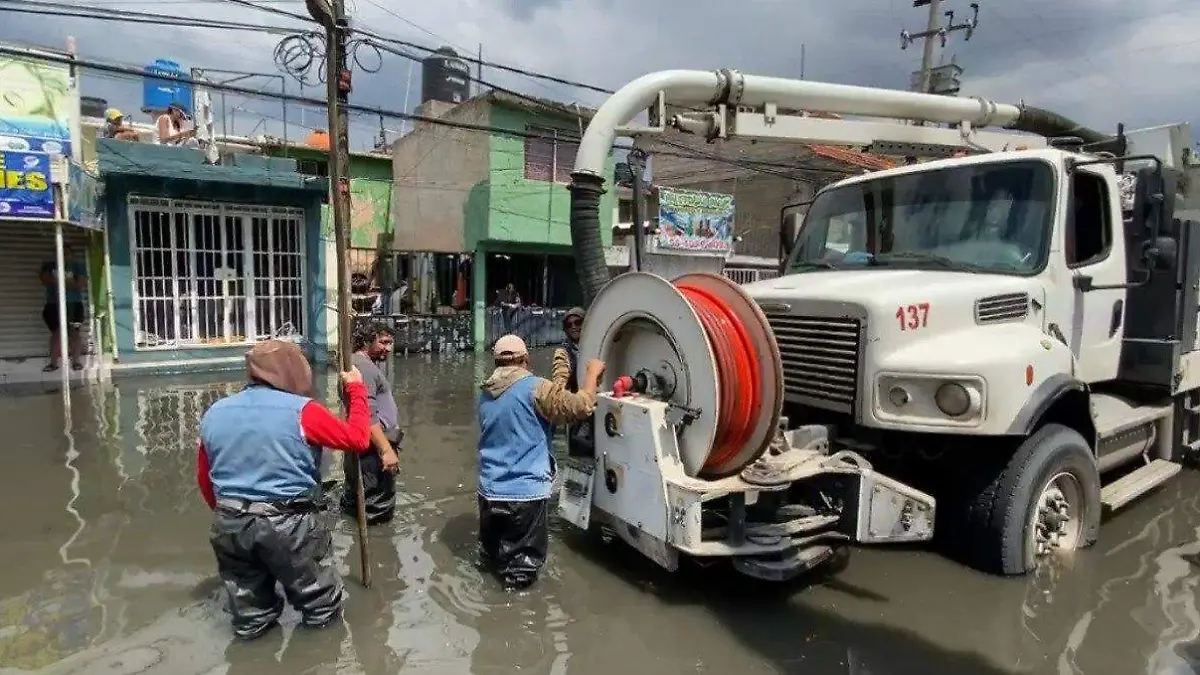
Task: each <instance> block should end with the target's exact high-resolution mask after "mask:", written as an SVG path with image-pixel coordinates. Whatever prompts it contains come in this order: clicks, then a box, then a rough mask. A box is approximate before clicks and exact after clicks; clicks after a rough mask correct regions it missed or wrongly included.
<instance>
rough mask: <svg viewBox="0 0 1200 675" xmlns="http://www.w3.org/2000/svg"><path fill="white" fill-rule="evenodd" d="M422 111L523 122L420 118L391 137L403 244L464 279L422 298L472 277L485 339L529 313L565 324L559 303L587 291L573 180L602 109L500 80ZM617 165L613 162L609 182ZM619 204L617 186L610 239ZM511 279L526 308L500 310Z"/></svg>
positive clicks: (441, 299) (606, 233) (605, 220)
mask: <svg viewBox="0 0 1200 675" xmlns="http://www.w3.org/2000/svg"><path fill="white" fill-rule="evenodd" d="M419 113H420V114H421V115H423V116H427V117H438V118H440V119H443V120H446V121H448V122H455V123H459V124H462V125H464V126H476V127H488V128H499V129H505V130H509V131H511V132H513V133H503V132H497V131H481V130H478V129H471V128H454V127H450V126H445V125H437V124H433V123H429V122H424V123H422V122H418V123H417V124H416V125H415V127H414V129H413V131H412V133H410V134H408V135H406V136H404V137H402V138H400V139H398V140H396V142H395V143H393V146H392V148H393V153H394V164H393V180H394V188H393V190H394V191H393V198H392V222H393V230H394V232H395V236H394V240H393V241H394V244H393V248H394V249H396V250H399V251H412V252H420V253H423V254H428V255H427V256H426V259H427V260H428V261H429V262H427V263H424V264H423V266H422V265H419V266H417V267H418V268H423V269H429V270H432V276H433V277H437V278H444V277H446V276H449V278H451V279H457V280H456V281H454V282H453V283H445V282H444V283H442V284H441V285H440V287H439V288H438V289H436V292H434V293H426V292H425V291H422V292H421V297H422V302H424V300H425V299H426V298H428V297H430V296H436V297H435V298H434V299H435V301H436V302H434V303H433V304H435V305H438V306H441V307H447V308H448V307H450V306H453V305H454V304H455V303H454V302H453V300H452V297H453V296H455V293H454V291H455V287H461V286H462V285H463V279H464V277H469V278H470V286H469V301H470V306H471V312H472V341H473V344H474V346H475V348H476V349H482V348H483V347H484V346H485V345H486V344H487V343H488V342H489V340H490V338H491V337H494V335H493V334H494V333H497V332H498V331H500V330H506V329H512V330H516V331H518V332H520V326H521V325H522V323H527V324H529V325H531V326H532V325H533V324H534V323H537V324H538V325H537V326H534V327H531V328H529V331H530V332H537V331H539V330H542V329H541V328H540V327H539V326H543V325H544V326H549V327H552V328H553V327H555V324H554V317H555V316H556V312H555V310H565V309H566V308H568V307H570V306H572V305H575V304H578V303H579V302H580V300H581V298H582V290H581V289H580V287H579V283H578V276H577V274H576V272H575V261H574V258H573V255H572V251H571V233H570V195H569V193H568V192H567V189H566V186H567V184H568V183H569V182H570V174H571V170H572V169H573V167H574V163H575V150H576V148H577V142H578V139H579V137H580V136H581V135H582V133H583V130H584V128H585V127H586V125H587V122H588V120H589V119H590V118H591V116H592V114H593V113H594V111H593V110H589V109H586V108H580V107H578V106H569V105H565V104H560V103H556V102H553V101H541V100H529V99H525V98H520V97H516V96H512V95H509V94H504V93H502V92H495V91H493V92H488V93H486V94H483V95H481V96H477V97H475V98H472V99H469V100H467V101H465V102H463V103H461V104H457V105H455V104H450V103H444V102H440V101H428V102H426V103H425V104H423V105H422V107H421V109H420V110H419ZM527 134H537V135H538V136H539V137H527V136H526V135H527ZM612 170H613V165H612V163H610V164H609V166H608V172H609V175H608V176H607V177H606V179H607V180H609V181H610V182H611V180H612ZM612 204H613V201H612V193H611V191H610V192H609V193H608V194H606V195H605V196H604V198H603V201H602V203H601V219H602V223H601V233H602V238H603V241H604V243H605V245H608V244H610V243H611V241H612V240H611V236H612V233H611V226H612V220H611V212H612ZM462 254H468V256H469V258H468V256H463V255H462ZM447 273H448V274H447ZM414 281H415V282H416V283H414V286H416V285H419V283H420V282H421V280H420V279H416V280H414ZM509 283H511V284H513V285H514V287H515V289H516V290H517V292H518V293H519V294H520V295H521V298H522V304H523V305H524V306H525V307H524V308H523V310H522V312H524V314H520V315H518V316H516V317H515V319H514V317H513V316H508V317H507V318H506V319H504V320H503V321H501V313H500V311H499V309H498V308H496V307H494V302H493V301H494V300H495V298H496V294H497V292H498V291H499V290H500V289H502V288H504V287H505V285H506V284H509ZM459 295H460V296H461V293H459ZM427 309H428V310H433V309H434V308H427ZM534 339H535V341H536V337H534Z"/></svg>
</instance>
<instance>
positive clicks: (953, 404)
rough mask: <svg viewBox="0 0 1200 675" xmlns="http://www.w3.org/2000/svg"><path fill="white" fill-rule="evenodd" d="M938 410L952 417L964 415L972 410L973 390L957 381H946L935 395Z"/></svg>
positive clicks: (934, 400)
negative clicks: (970, 390) (968, 389)
mask: <svg viewBox="0 0 1200 675" xmlns="http://www.w3.org/2000/svg"><path fill="white" fill-rule="evenodd" d="M933 402H934V403H936V404H937V407H938V410H941V411H942V412H944V413H946V414H947V415H949V416H951V417H962V416H963V415H966V414H967V413H968V412H970V411H971V392H969V391H967V388H966V387H964V386H962V385H961V384H959V383H957V382H944V383H942V385H941V386H939V387H938V388H937V391H936V392H935V393H934V395H933Z"/></svg>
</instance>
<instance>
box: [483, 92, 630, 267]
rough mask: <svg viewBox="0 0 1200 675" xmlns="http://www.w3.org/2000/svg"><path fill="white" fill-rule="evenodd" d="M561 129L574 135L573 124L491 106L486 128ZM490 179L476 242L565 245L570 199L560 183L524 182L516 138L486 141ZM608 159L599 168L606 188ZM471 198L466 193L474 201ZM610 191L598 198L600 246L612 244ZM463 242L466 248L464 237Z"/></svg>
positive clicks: (575, 124) (497, 136)
mask: <svg viewBox="0 0 1200 675" xmlns="http://www.w3.org/2000/svg"><path fill="white" fill-rule="evenodd" d="M531 124H532V125H536V126H539V127H543V128H554V129H561V130H563V131H566V132H569V133H572V134H576V135H578V134H579V124H578V122H577V121H576V120H570V119H558V118H554V117H548V116H544V115H534V114H533V113H531V112H529V111H526V110H522V109H515V108H510V107H507V106H502V105H493V106H492V110H491V125H492V126H494V127H501V128H504V129H512V130H513V131H519V132H524V131H525V130H526V127H527V126H528V125H531ZM491 164H492V171H491V177H490V180H489V181H488V193H487V206H486V208H487V212H488V218H487V219H486V231H484V232H479V233H478V239H483V240H486V241H488V242H493V243H520V244H540V245H549V246H570V245H571V225H570V223H571V217H570V214H571V195H570V193H569V192H567V186H566V185H565V184H562V183H552V182H547V181H536V180H528V179H526V178H525V140H524V139H523V138H520V137H517V136H502V135H500V134H493V135H492V137H491ZM614 166H615V162H614V160H613V159H612V158H611V157H610V158H609V160H608V162H607V163H606V165H605V181H606V185H608V186H612V185H613V169H614ZM474 196H475V195H472V197H474ZM612 200H613V191H612V190H611V189H610V190H609V191H608V192H606V193H605V194H604V196H603V197H602V198H601V200H600V236H601V238H602V240H603V242H604V245H605V246H609V245H611V244H612V211H613V201H612ZM466 238H467V240H468V241H467V243H468V244H472V243H474V242H472V241H471V236H470V235H468V236H467V237H466Z"/></svg>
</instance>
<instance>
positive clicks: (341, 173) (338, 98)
mask: <svg viewBox="0 0 1200 675" xmlns="http://www.w3.org/2000/svg"><path fill="white" fill-rule="evenodd" d="M305 5H306V6H307V7H308V11H309V14H311V15H312V17H313V19H315V20H316V21H317V22H318V23H320V24H321V25H322V26H324V27H325V54H326V56H325V69H326V70H325V82H326V85H327V94H326V95H327V97H328V108H329V187H330V190H329V195H330V196H329V198H330V205H329V208H330V211H331V212H332V214H333V232H334V246H335V248H336V256H337V272H338V299H337V308H338V361H339V367H340V369H341V370H342V371H347V370H350V369H351V368H352V367H353V363H352V361H351V358H350V355H351V349H350V334H351V332H352V331H353V324H354V316H353V314H352V313H351V309H350V266H349V264H348V260H347V258H348V249H349V245H350V179H349V177H348V176H347V174H348V173H349V167H350V124H349V119H348V115H347V111H346V106H347V105H348V104H349V100H350V69H349V68H347V67H346V35H347V33H348V32H349V31H348V28H349V26H348V22H347V19H346V2H345V0H305ZM350 459H351V461H350V463H349V466H350V469H351V471H352V473H353V475H354V476H355V481H354V486H355V492H356V493H357V494H356V495H355V496H356V499H355V501H356V503H357V509H356V510H357V513H356V514H355V515H356V516H357V517H356V520H357V521H358V557H359V579H360V580H361V581H362V584H363V586H367V587H369V586H370V585H371V566H370V560H369V558H368V556H367V505H366V498H365V495H364V494H363V476H362V466H361V464H360V463H359V461H358V455H357V454H351V455H350Z"/></svg>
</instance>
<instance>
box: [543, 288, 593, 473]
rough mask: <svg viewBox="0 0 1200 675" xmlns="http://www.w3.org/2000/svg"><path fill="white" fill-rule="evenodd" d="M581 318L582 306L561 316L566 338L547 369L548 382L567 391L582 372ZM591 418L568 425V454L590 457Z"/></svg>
mask: <svg viewBox="0 0 1200 675" xmlns="http://www.w3.org/2000/svg"><path fill="white" fill-rule="evenodd" d="M583 319H584V311H583V308H582V307H572V308H571V309H569V310H567V313H566V315H564V316H563V323H562V327H563V335H565V338H564V339H563V343H562V346H561V347H559V348H558V349H555V350H554V360H553V364H554V365H553V366H552V368H551V371H550V373H551V374H550V381H551V382H553V383H554V384H556V385H559V386H561V387H563V388H565V389H566V390H567V391H570V392H576V391H579V380H580V377H581V376H582V375H583V373H582V372H580V364H579V338H580V336H581V335H582V334H583ZM591 421H592V417H591V416H590V415H589V416H588V417H587V419H585V420H583V421H582V422H577V423H575V424H568V425H567V454H569V455H570V456H572V457H591V456H592V454H593V453H592V448H593V444H592V443H593V442H592V440H591V438H592V424H591Z"/></svg>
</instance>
